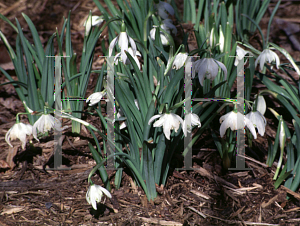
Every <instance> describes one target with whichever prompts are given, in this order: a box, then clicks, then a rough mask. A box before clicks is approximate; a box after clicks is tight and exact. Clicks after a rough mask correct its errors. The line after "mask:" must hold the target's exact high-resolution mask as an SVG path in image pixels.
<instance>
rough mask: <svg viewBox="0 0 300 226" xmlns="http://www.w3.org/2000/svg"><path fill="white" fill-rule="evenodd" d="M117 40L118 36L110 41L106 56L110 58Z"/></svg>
mask: <svg viewBox="0 0 300 226" xmlns="http://www.w3.org/2000/svg"><path fill="white" fill-rule="evenodd" d="M118 38H119V36H117V37H115V38H114V39H113V40H112V41H111V43H110V44H109V53H108V56H111V54H112V51H113V49H114V47H115V45H116V44H117V41H118Z"/></svg>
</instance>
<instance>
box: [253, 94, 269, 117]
mask: <svg viewBox="0 0 300 226" xmlns="http://www.w3.org/2000/svg"><path fill="white" fill-rule="evenodd" d="M254 98H255V100H254V103H253V105H255V102H256V95H255V97H254ZM266 109H267V104H266V101H265V98H264V97H263V96H262V95H258V102H257V106H256V110H257V111H259V112H260V113H261V114H262V115H264V114H265V112H266Z"/></svg>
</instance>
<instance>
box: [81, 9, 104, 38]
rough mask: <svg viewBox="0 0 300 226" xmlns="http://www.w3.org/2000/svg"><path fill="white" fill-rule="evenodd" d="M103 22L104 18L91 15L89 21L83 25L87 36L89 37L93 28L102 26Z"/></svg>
mask: <svg viewBox="0 0 300 226" xmlns="http://www.w3.org/2000/svg"><path fill="white" fill-rule="evenodd" d="M103 21H104V19H103V16H91V14H89V16H88V18H87V20H86V21H85V22H84V24H83V26H85V35H86V36H88V35H89V33H90V30H91V28H92V27H93V26H97V25H99V26H100V25H101V24H102V22H103Z"/></svg>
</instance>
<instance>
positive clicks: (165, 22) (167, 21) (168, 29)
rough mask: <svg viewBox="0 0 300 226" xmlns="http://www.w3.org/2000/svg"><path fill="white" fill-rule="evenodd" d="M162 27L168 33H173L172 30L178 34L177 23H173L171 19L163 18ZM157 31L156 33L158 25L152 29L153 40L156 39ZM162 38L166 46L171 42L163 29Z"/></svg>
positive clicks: (151, 36)
mask: <svg viewBox="0 0 300 226" xmlns="http://www.w3.org/2000/svg"><path fill="white" fill-rule="evenodd" d="M160 28H161V29H163V30H165V31H166V32H167V33H168V34H171V32H172V33H173V34H174V35H176V34H177V28H176V27H175V25H174V24H173V23H172V20H171V19H165V20H163V23H162V24H161V25H160ZM155 33H156V26H153V28H152V29H151V30H150V38H151V39H152V40H155ZM160 39H161V43H162V44H163V45H164V46H167V45H169V44H170V42H169V40H168V38H167V37H166V36H165V34H164V33H163V32H162V31H161V32H160Z"/></svg>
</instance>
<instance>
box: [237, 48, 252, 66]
mask: <svg viewBox="0 0 300 226" xmlns="http://www.w3.org/2000/svg"><path fill="white" fill-rule="evenodd" d="M247 54H249V55H251V56H252V55H253V54H252V53H251V52H250V51H247V50H244V49H242V48H241V47H239V46H237V47H236V57H235V61H234V66H238V64H239V62H240V61H241V60H243V59H244V57H245V56H246V55H247ZM246 62H247V61H246Z"/></svg>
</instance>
